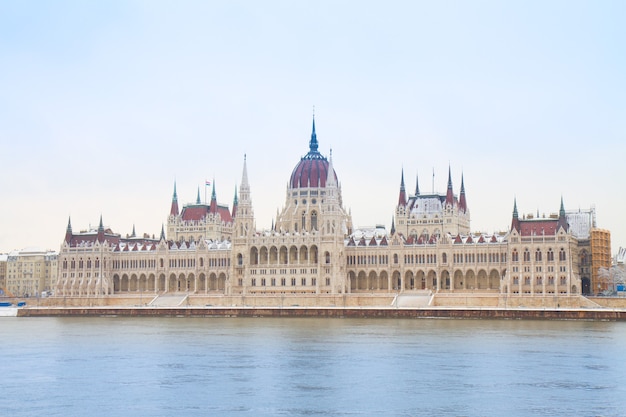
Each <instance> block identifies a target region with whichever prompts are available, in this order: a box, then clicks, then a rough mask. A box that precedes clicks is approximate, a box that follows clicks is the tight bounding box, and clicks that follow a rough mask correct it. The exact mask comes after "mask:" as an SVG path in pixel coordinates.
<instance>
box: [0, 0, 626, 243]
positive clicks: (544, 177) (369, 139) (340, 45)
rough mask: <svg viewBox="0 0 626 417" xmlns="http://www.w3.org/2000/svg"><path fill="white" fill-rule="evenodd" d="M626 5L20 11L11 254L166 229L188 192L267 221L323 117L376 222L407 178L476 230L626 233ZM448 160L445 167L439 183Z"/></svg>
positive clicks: (9, 15) (6, 78)
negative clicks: (244, 189) (239, 194)
mask: <svg viewBox="0 0 626 417" xmlns="http://www.w3.org/2000/svg"><path fill="white" fill-rule="evenodd" d="M624 16H626V2H623V1H597V2H590V1H569V0H568V1H525V2H509V1H445V0H444V1H437V2H434V1H385V2H372V1H363V0H361V1H326V0H318V1H296V2H294V1H272V0H269V1H263V2H257V1H236V0H234V1H219V2H218V1H185V0H182V1H177V2H169V1H157V0H155V1H133V0H125V1H115V0H111V1H107V2H84V1H64V0H59V1H39V2H24V1H19V0H5V1H2V2H0V67H1V70H0V174H1V175H0V193H1V195H2V199H1V200H0V253H2V252H5V253H6V252H9V251H12V250H19V249H23V248H27V247H33V246H34V247H40V248H44V249H52V250H58V249H59V247H60V245H61V243H62V240H63V238H64V235H65V229H66V227H67V223H68V219H71V224H72V227H73V230H74V231H75V232H76V231H80V230H85V229H88V228H89V227H96V226H97V225H98V223H99V219H100V216H102V219H103V223H104V225H105V226H108V227H110V228H111V229H112V230H113V231H114V232H117V233H120V234H122V235H126V234H129V233H131V232H132V230H133V227H135V229H136V232H137V234H140V235H141V234H144V233H147V234H149V235H153V234H154V235H156V236H157V237H158V236H159V234H160V231H161V227H162V225H163V224H166V222H167V216H168V214H169V209H170V203H171V199H172V193H173V188H174V183H176V186H177V192H178V199H179V204H180V205H182V204H185V203H193V202H195V200H196V196H197V194H198V190H200V195H201V198H202V200H204V198H205V191H206V195H207V196H208V197H209V198H210V195H211V189H206V188H205V181H207V180H208V181H211V182H213V184H214V186H215V189H216V194H217V199H218V202H220V203H223V204H228V205H229V206H232V201H233V197H234V194H235V188H236V187H238V186H239V184H240V183H241V178H242V168H243V161H244V155H245V157H246V160H247V168H248V176H249V182H250V187H251V196H252V202H253V207H254V211H255V216H256V223H257V227H258V228H268V227H270V226H271V224H272V219H273V218H274V217H275V216H276V212H277V210H279V209H281V208H282V207H283V206H284V204H285V192H286V187H287V182H288V180H289V177H290V175H291V172H292V170H293V168H294V167H295V166H296V164H297V163H298V161H299V160H300V158H301V157H302V156H303V155H305V154H306V153H307V152H308V141H309V139H310V135H311V121H312V117H313V112H314V114H315V124H316V132H317V139H318V141H319V146H320V148H319V150H320V152H322V153H323V154H324V155H327V156H328V155H329V154H330V151H331V149H332V155H333V164H334V167H335V171H336V172H337V176H338V178H339V181H340V184H341V187H342V193H343V202H344V206H345V207H346V209H348V210H350V211H351V213H352V217H353V222H354V224H355V226H362V227H364V226H374V225H377V224H383V225H385V226H386V227H387V228H389V227H390V225H391V220H392V217H393V214H394V209H395V206H396V204H397V201H398V193H399V186H400V178H401V174H402V172H404V176H405V182H406V187H407V190H408V191H409V192H410V193H413V192H414V190H415V184H416V179H418V180H419V187H420V191H421V192H422V193H426V192H431V191H433V190H434V191H438V192H445V189H446V185H447V179H448V170H450V172H451V174H452V182H453V187H454V191H455V193H458V192H459V187H460V182H461V176H463V178H464V184H465V190H466V197H467V204H468V207H469V209H470V212H471V228H472V230H473V231H476V232H479V231H480V232H485V233H492V232H497V231H506V230H507V229H508V228H509V226H510V224H511V216H512V211H513V204H514V201H517V207H518V210H519V212H520V214H525V213H533V214H535V215H536V213H537V212H539V213H540V214H541V215H543V214H546V215H549V214H550V213H556V212H558V210H559V206H560V202H561V198H562V199H563V202H564V206H565V209H566V210H578V209H581V210H589V209H590V208H592V207H594V208H595V210H596V213H597V226H598V227H600V228H603V229H608V230H610V231H611V234H612V252H613V253H616V252H617V251H618V249H619V247H624V246H626V221H624V215H625V214H626V212H625V209H624V207H626V193H625V188H624V185H625V183H626V181H625V180H626V174H625V167H626V165H625V163H624V158H625V156H626V140H625V136H626V94H625V93H626V76H625V75H624V74H626V49H625V46H624V45H626V25H624V23H623V19H624ZM433 173H434V175H433Z"/></svg>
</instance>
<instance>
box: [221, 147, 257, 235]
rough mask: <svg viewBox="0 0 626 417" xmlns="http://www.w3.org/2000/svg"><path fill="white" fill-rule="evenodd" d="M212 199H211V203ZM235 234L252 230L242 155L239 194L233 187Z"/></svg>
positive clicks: (250, 206) (247, 232) (251, 217)
mask: <svg viewBox="0 0 626 417" xmlns="http://www.w3.org/2000/svg"><path fill="white" fill-rule="evenodd" d="M212 204H213V201H211V205H212ZM233 210H236V212H235V214H234V219H235V226H234V235H235V236H239V237H242V236H247V235H248V234H249V233H252V232H253V231H254V210H253V208H252V199H251V198H250V183H249V182H248V162H247V157H246V155H245V154H244V156H243V172H242V174H241V185H240V186H239V196H237V192H236V189H235V202H234V203H233Z"/></svg>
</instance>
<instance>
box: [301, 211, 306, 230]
mask: <svg viewBox="0 0 626 417" xmlns="http://www.w3.org/2000/svg"><path fill="white" fill-rule="evenodd" d="M305 230H306V212H304V211H303V212H302V232H304V231H305Z"/></svg>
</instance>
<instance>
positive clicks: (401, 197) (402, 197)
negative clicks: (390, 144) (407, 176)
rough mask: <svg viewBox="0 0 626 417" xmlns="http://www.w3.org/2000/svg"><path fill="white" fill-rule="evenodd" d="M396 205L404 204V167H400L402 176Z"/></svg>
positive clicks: (402, 205)
mask: <svg viewBox="0 0 626 417" xmlns="http://www.w3.org/2000/svg"><path fill="white" fill-rule="evenodd" d="M398 206H401V207H404V206H406V189H405V188H404V168H403V169H402V177H401V179H400V195H399V196H398Z"/></svg>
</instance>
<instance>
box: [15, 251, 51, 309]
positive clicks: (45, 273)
mask: <svg viewBox="0 0 626 417" xmlns="http://www.w3.org/2000/svg"><path fill="white" fill-rule="evenodd" d="M57 256H58V255H57V253H56V252H53V251H48V250H43V249H36V248H27V249H23V250H21V251H13V252H11V253H9V254H8V256H7V261H6V266H5V267H6V278H5V286H6V287H5V289H6V291H8V293H9V294H12V295H14V296H16V297H39V296H41V293H42V292H45V293H46V294H47V292H48V291H50V290H51V289H52V288H53V287H54V286H55V285H56V283H57V272H58V266H57Z"/></svg>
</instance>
